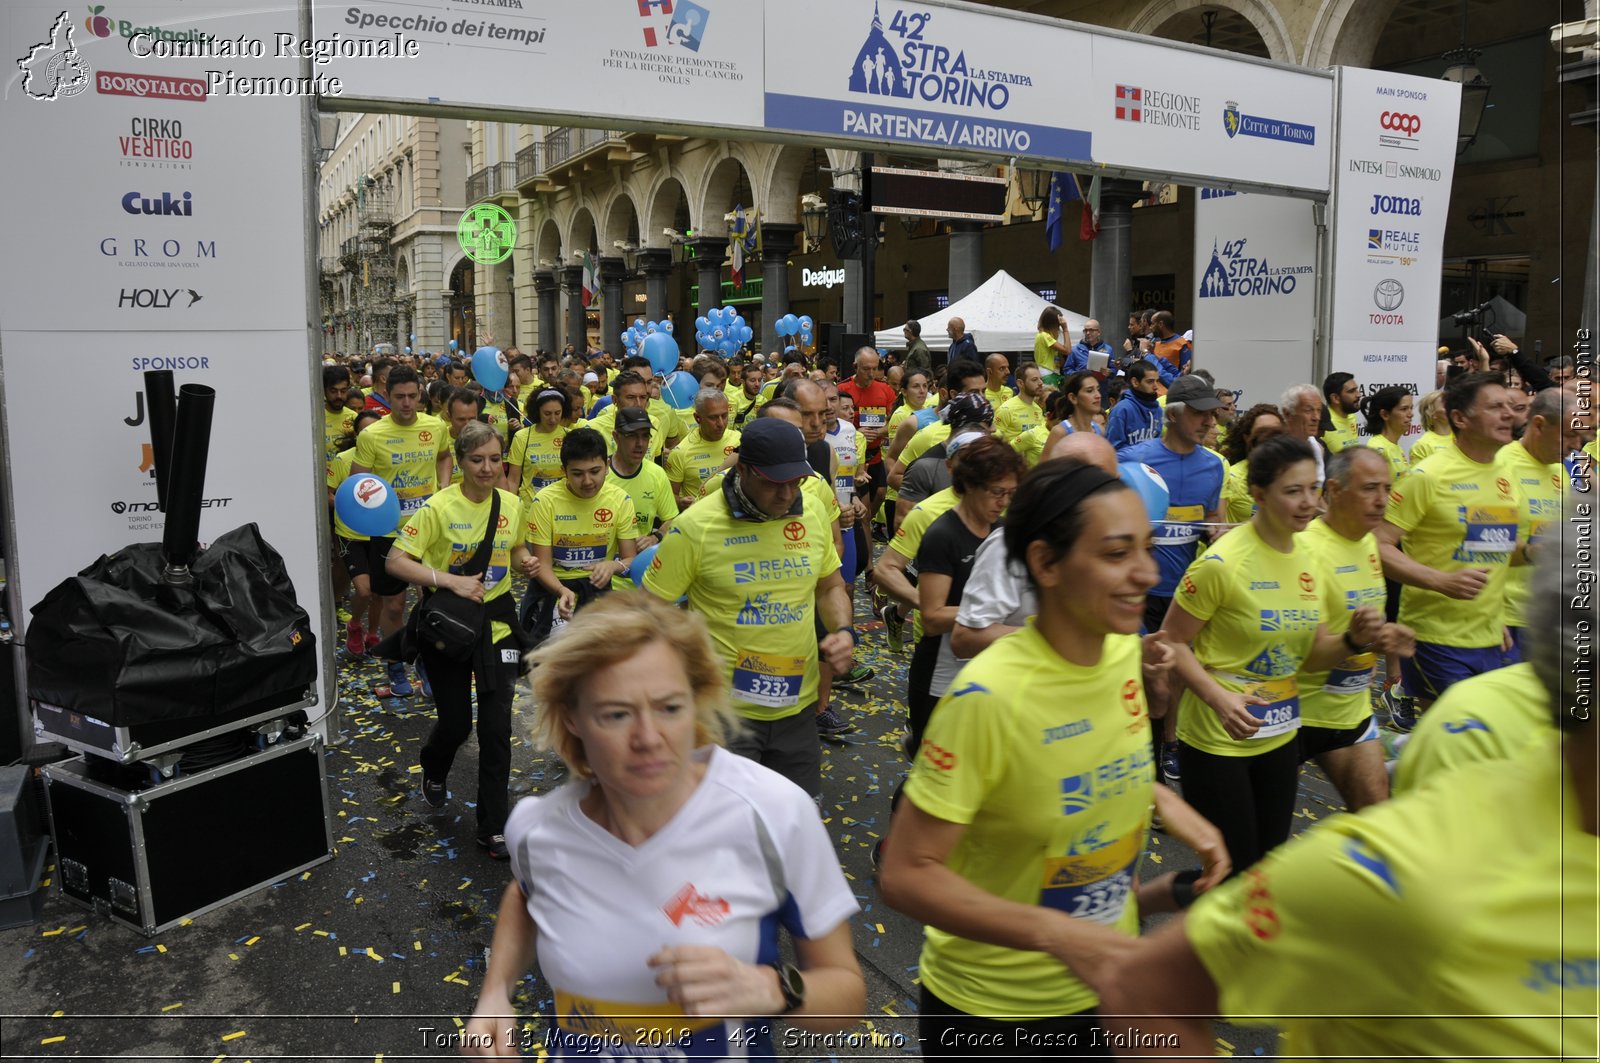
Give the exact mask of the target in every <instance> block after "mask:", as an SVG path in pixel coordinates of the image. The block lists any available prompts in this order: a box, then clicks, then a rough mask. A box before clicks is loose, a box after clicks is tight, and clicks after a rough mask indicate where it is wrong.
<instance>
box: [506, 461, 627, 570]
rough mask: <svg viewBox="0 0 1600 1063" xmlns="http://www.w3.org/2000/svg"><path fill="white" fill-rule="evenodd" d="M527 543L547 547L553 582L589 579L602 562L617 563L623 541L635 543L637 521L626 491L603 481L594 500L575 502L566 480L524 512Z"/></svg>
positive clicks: (559, 481)
mask: <svg viewBox="0 0 1600 1063" xmlns="http://www.w3.org/2000/svg"><path fill="white" fill-rule="evenodd" d="M526 518H527V525H528V542H530V543H533V544H534V545H535V546H548V547H549V548H550V560H551V563H552V566H553V568H554V569H555V574H556V578H557V579H564V580H579V579H588V578H589V570H590V569H591V568H593V567H594V566H595V565H597V564H599V563H600V562H602V561H615V560H616V559H617V556H618V552H619V546H620V544H621V541H622V540H623V539H633V538H634V537H635V536H634V528H635V527H636V526H637V518H636V517H635V516H634V513H633V502H632V501H631V500H630V499H629V498H628V494H627V492H626V491H624V490H622V488H620V487H618V486H617V485H616V484H614V483H612V482H611V480H610V478H609V477H607V479H606V482H605V483H603V484H601V485H600V490H599V491H597V492H595V496H594V497H593V498H579V497H578V496H577V495H574V494H573V493H572V492H571V491H570V490H568V489H567V481H565V480H557V481H556V482H555V483H553V484H551V485H550V486H549V487H546V488H545V489H544V490H542V491H540V492H539V493H538V494H537V495H534V496H533V505H531V506H529V507H528V511H527V514H526Z"/></svg>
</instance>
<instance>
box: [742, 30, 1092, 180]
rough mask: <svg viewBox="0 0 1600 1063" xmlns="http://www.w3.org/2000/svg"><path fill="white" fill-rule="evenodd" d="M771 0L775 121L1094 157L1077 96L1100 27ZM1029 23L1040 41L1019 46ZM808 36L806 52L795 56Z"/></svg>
mask: <svg viewBox="0 0 1600 1063" xmlns="http://www.w3.org/2000/svg"><path fill="white" fill-rule="evenodd" d="M765 6H766V49H767V72H766V85H765V90H766V97H765V102H766V115H765V118H766V121H765V125H766V127H767V128H768V129H782V130H792V131H794V132H798V133H812V134H817V135H820V136H828V137H843V138H845V139H860V140H865V141H870V142H873V143H880V144H881V143H899V144H915V145H918V146H919V147H931V148H950V149H951V150H954V151H962V152H971V151H982V152H992V153H995V154H1002V155H1007V156H1010V155H1027V156H1033V157H1037V158H1046V159H1061V160H1078V161H1088V160H1089V158H1090V156H1091V150H1090V149H1091V140H1090V135H1089V132H1088V127H1087V126H1085V125H1082V124H1081V123H1080V122H1079V119H1080V118H1081V117H1083V112H1081V111H1079V110H1078V109H1076V108H1074V107H1072V106H1070V105H1068V106H1063V102H1064V101H1070V100H1072V99H1073V97H1074V80H1075V79H1074V70H1073V68H1072V66H1071V65H1069V64H1064V63H1062V62H1061V59H1060V57H1061V56H1064V55H1078V56H1083V57H1085V58H1086V57H1087V56H1088V55H1089V44H1090V41H1091V40H1092V39H1093V38H1092V37H1091V35H1090V34H1087V33H1084V32H1082V31H1081V30H1075V29H1069V28H1066V27H1065V26H1047V25H1039V24H1037V23H1033V24H1028V25H1026V26H1024V25H1022V24H1020V23H1018V24H1014V25H1011V26H1007V25H1006V24H1005V23H1004V22H1003V21H1002V20H1003V18H1004V16H1000V15H996V14H992V13H987V12H978V11H971V10H964V9H955V8H947V7H940V6H935V5H932V4H919V3H896V2H894V0H889V2H887V3H886V2H883V0H878V2H877V3H875V4H872V5H867V4H863V3H860V2H858V0H812V2H811V3H808V4H787V3H768V4H766V5H765ZM1022 30H1025V31H1026V32H1027V34H1028V39H1029V47H1027V48H1017V47H1015V46H1014V44H1015V41H1016V40H1017V38H1016V36H1015V34H1016V33H1017V32H1019V31H1022ZM799 42H804V43H803V49H802V50H803V53H804V54H805V56H806V59H805V61H804V62H801V63H796V62H793V61H792V57H793V56H794V54H795V49H796V45H797V43H799Z"/></svg>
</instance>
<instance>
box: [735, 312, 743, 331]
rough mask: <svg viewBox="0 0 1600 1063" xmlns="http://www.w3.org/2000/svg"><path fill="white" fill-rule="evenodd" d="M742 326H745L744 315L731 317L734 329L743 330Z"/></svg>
mask: <svg viewBox="0 0 1600 1063" xmlns="http://www.w3.org/2000/svg"><path fill="white" fill-rule="evenodd" d="M744 325H745V320H744V315H743V314H734V315H733V327H734V328H744Z"/></svg>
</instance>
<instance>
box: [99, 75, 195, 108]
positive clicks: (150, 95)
mask: <svg viewBox="0 0 1600 1063" xmlns="http://www.w3.org/2000/svg"><path fill="white" fill-rule="evenodd" d="M94 90H95V91H96V92H98V93H99V94H100V95H102V96H138V97H141V98H143V99H153V100H182V101H184V102H186V103H205V102H206V82H205V79H204V78H181V77H173V76H171V75H162V76H161V77H151V76H150V75H148V74H128V73H124V72H122V71H119V70H101V71H99V72H98V73H96V74H95V76H94Z"/></svg>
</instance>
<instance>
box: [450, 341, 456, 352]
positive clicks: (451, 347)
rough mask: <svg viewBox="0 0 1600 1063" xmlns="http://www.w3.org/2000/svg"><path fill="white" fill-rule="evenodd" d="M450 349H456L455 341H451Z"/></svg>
mask: <svg viewBox="0 0 1600 1063" xmlns="http://www.w3.org/2000/svg"><path fill="white" fill-rule="evenodd" d="M450 349H451V350H452V351H453V350H455V349H456V341H455V340H451V341H450Z"/></svg>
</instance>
